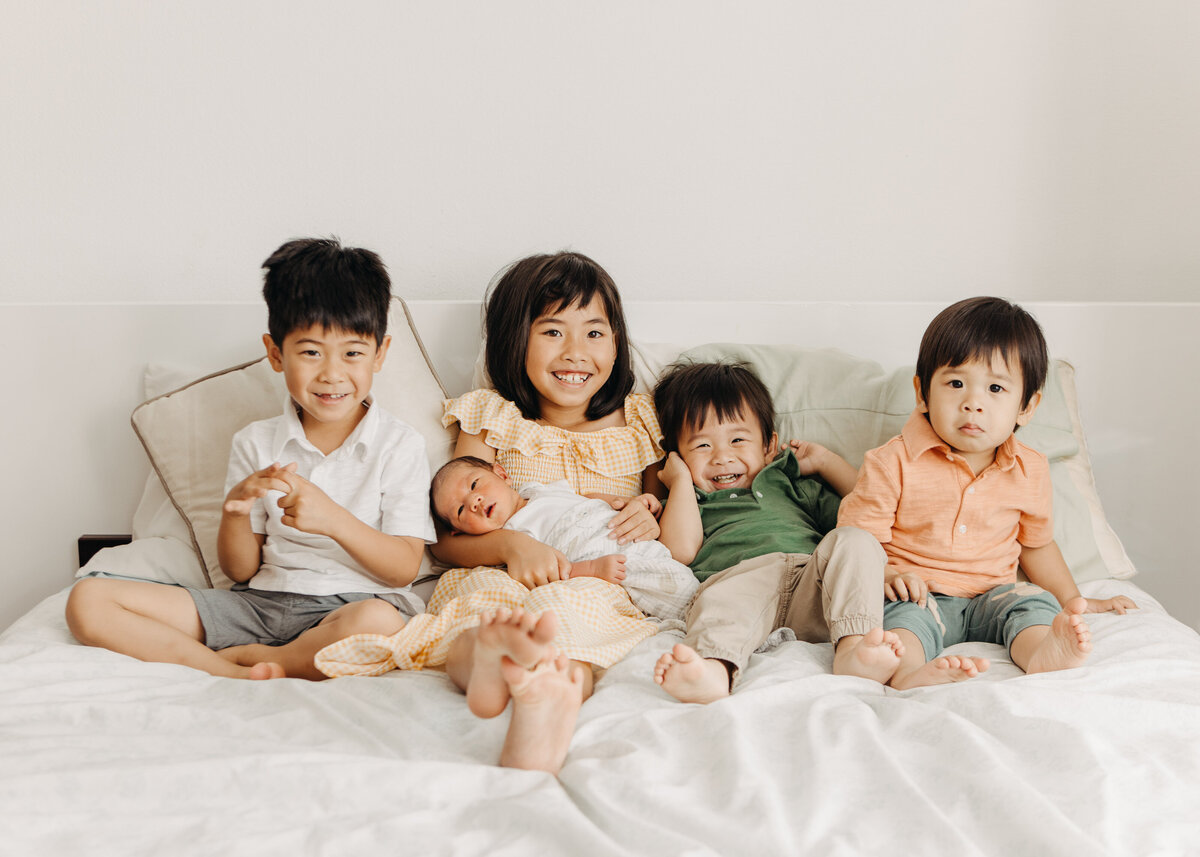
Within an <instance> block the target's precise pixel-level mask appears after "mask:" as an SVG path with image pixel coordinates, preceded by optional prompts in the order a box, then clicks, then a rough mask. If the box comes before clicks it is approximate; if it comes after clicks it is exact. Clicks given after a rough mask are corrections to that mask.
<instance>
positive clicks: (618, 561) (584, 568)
mask: <svg viewBox="0 0 1200 857" xmlns="http://www.w3.org/2000/svg"><path fill="white" fill-rule="evenodd" d="M571 577H598V578H600V579H601V580H607V581H608V582H609V583H620V582H621V581H622V580H624V579H625V556H624V554H611V555H610V556H602V557H599V558H597V559H588V560H584V561H583V562H576V563H572V564H571Z"/></svg>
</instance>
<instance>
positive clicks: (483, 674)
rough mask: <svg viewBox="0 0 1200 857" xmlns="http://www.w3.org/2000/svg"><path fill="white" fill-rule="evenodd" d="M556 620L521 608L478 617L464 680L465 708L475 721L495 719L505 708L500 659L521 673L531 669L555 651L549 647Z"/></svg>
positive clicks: (483, 614) (506, 687)
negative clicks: (512, 663)
mask: <svg viewBox="0 0 1200 857" xmlns="http://www.w3.org/2000/svg"><path fill="white" fill-rule="evenodd" d="M557 630H558V619H557V617H555V615H554V614H553V613H552V612H550V611H548V610H547V611H546V612H545V613H542V614H541V616H535V615H534V614H532V613H528V612H526V611H525V610H523V609H521V608H520V607H518V608H515V609H513V610H509V609H508V608H506V607H501V608H498V609H496V610H488V611H485V612H484V613H482V614H481V615H480V617H479V630H478V631H477V633H476V637H475V648H474V650H473V652H472V656H471V675H470V677H469V678H468V680H467V707H468V708H470V709H471V712H472V713H473V714H475V715H476V716H477V717H495V716H496V715H498V714H499V713H500V712H501V711H503V710H504V708H505V706H507V705H508V697H509V691H508V683H507V682H505V680H504V676H503V675H502V674H501V671H500V663H501V660H502V659H503V658H508V659H510V660H511V661H512V662H514V663H516V664H517V665H519V666H520V667H522V668H524V669H529V668H532V667H533V666H535V665H537V664H538V663H540V662H541V661H543V660H544V659H545V658H546V657H547V656H550V655H552V654H553V652H554V650H553V648H552V647H551V645H550V643H551V641H553V639H554V634H555V632H557Z"/></svg>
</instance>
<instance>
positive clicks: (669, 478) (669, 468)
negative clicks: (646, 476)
mask: <svg viewBox="0 0 1200 857" xmlns="http://www.w3.org/2000/svg"><path fill="white" fill-rule="evenodd" d="M658 481H659V482H661V483H662V484H663V485H666V486H667V488H668V489H670V488H674V487H675V486H676V484H677V483H680V482H685V481H686V483H687V484H688V485H691V484H692V471H690V470H688V466H687V465H686V464H685V463H684V461H683V458H681V457H680V455H679V453H678V452H669V453H667V459H666V461H664V462H663V466H662V470H660V471H659V472H658Z"/></svg>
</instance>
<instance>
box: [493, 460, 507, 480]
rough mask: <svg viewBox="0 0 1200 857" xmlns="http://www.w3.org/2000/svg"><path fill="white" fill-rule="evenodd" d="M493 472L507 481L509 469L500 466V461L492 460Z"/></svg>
mask: <svg viewBox="0 0 1200 857" xmlns="http://www.w3.org/2000/svg"><path fill="white" fill-rule="evenodd" d="M492 472H493V473H495V474H496V475H497V476H499V477H500V478H501V479H503V480H504V481H505V482H507V481H508V471H507V470H505V469H504V468H503V467H501V466H500V462H499V461H493V462H492Z"/></svg>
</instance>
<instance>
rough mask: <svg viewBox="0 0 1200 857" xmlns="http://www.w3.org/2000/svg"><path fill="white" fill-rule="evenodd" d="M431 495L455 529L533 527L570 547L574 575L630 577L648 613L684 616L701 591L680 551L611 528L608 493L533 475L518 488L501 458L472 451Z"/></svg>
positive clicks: (443, 474)
mask: <svg viewBox="0 0 1200 857" xmlns="http://www.w3.org/2000/svg"><path fill="white" fill-rule="evenodd" d="M430 499H431V505H432V506H433V512H434V515H435V517H436V518H437V519H438V521H439V522H440V523H441V524H442V525H443V526H444V527H445V528H446V529H447V530H450V531H452V532H454V533H462V534H465V535H482V534H484V533H490V532H492V531H494V530H498V529H500V528H501V527H504V528H507V529H510V530H516V531H517V532H522V533H525V534H526V535H529V536H531V537H532V538H534V539H537V540H538V541H539V542H541V543H542V544H545V545H549V546H550V547H552V548H554V549H555V550H558V551H561V552H562V553H563V554H565V555H566V557H567V559H568V560H570V561H571V575H570V576H571V577H585V576H590V577H599V578H602V579H604V580H607V581H609V582H610V583H619V584H621V585H623V586H624V587H625V591H626V592H628V593H629V597H630V599H631V600H632V601H633V603H634V604H635V605H636V606H637V608H638V609H639V610H641V611H642V612H643V613H645V614H646V615H648V616H652V617H654V618H657V619H662V620H666V621H673V622H680V623H682V621H683V618H684V613H685V611H686V610H687V607H688V603H689V602H690V601H691V599H692V596H693V595H694V594H695V592H696V587H697V586H698V584H697V582H696V577H695V575H693V574H692V570H691V569H690V568H688V567H687V566H686V565H684V564H683V563H680V562H676V561H675V560H674V559H672V558H671V552H670V551H669V550H667V548H666V547H665V546H663V545H662V544H660V543H659V542H654V541H643V542H630V543H629V544H626V545H623V546H622V545H617V543H616V542H615V541H613V540H612V539H611V538H609V535H608V533H609V530H608V522H609V521H610V520H612V518H613V516H614V515H615V514H616V510H614V509H613V508H612V507H611V506H609V505H608V503H606V502H604V501H603V500H596V499H590V498H587V497H583V496H581V495H579V494H576V493H575V492H574V491H573V490H571V486H570V485H568V484H567V483H566V482H565V481H559V482H552V483H551V484H549V485H541V484H539V483H536V482H531V483H530V484H528V485H525V486H522V487H521V489H520V490H519V491H518V490H517V489H515V488H513V486H512V484H511V483H510V482H509V478H508V474H507V473H505V472H504V468H502V467H501V466H500V465H499V464H488V463H487V462H485V461H483V460H482V459H478V458H473V457H470V456H464V457H462V458H456V459H454V460H453V461H450V462H449V463H448V464H446V465H445V466H443V467H442V468H441V469H440V470H439V471H438V472H437V473H436V474H435V475H434V477H433V484H432V486H431V487H430ZM618 550H620V551H623V553H617V551H618Z"/></svg>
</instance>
